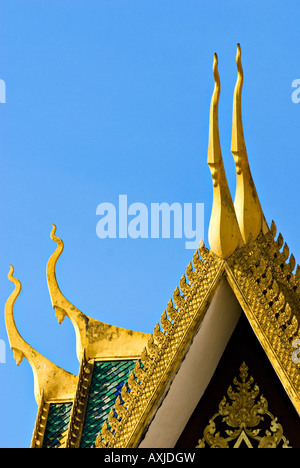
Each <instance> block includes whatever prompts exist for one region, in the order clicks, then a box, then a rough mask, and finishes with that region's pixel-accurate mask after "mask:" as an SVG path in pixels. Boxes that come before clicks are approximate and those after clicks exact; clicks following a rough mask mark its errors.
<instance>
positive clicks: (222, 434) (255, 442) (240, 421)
mask: <svg viewBox="0 0 300 468" xmlns="http://www.w3.org/2000/svg"><path fill="white" fill-rule="evenodd" d="M196 448H292V447H291V446H290V445H289V441H288V440H287V439H286V437H285V436H284V435H283V427H282V425H281V424H280V423H279V422H278V421H277V418H276V417H274V416H273V415H272V413H270V411H269V409H268V402H267V400H266V398H265V397H264V396H263V395H262V394H260V389H259V387H258V385H257V384H256V383H255V382H254V379H253V377H252V376H248V367H247V366H246V364H245V362H243V363H242V365H241V367H240V379H238V378H236V377H235V378H234V380H233V386H232V385H230V386H229V387H228V390H227V396H224V397H223V398H222V400H221V402H220V404H219V408H218V412H217V413H216V414H214V416H213V417H212V418H211V419H210V420H209V423H208V425H207V426H206V427H205V429H204V431H203V437H202V438H201V439H200V440H199V441H198V444H197V446H196Z"/></svg>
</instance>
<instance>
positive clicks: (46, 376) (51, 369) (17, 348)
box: [5, 266, 77, 404]
mask: <svg viewBox="0 0 300 468" xmlns="http://www.w3.org/2000/svg"><path fill="white" fill-rule="evenodd" d="M13 272H14V268H13V267H12V266H10V271H9V274H8V279H9V280H10V281H11V282H12V283H14V284H15V289H14V290H13V292H12V293H11V295H10V296H9V298H8V299H7V301H6V304H5V323H6V330H7V334H8V339H9V343H10V347H11V349H12V351H13V352H14V358H15V359H16V362H17V365H18V366H19V365H20V364H21V362H22V360H23V357H25V358H26V359H27V360H28V362H29V364H30V365H31V368H32V371H33V375H34V394H35V399H36V401H37V403H38V404H39V403H40V401H41V395H42V393H43V396H44V400H45V401H50V400H54V399H55V400H60V399H63V400H67V399H70V400H71V399H73V397H74V392H75V388H76V382H77V377H76V376H75V375H72V374H70V373H69V372H66V371H65V370H63V369H61V368H60V367H58V366H56V365H55V364H53V363H52V362H51V361H49V360H48V359H46V358H45V357H44V356H42V355H41V354H40V353H38V352H37V351H36V350H35V349H33V348H32V347H31V346H30V345H29V344H28V343H27V342H26V341H25V340H24V339H23V338H22V336H21V335H20V333H19V332H18V329H17V327H16V324H15V320H14V315H13V309H14V304H15V301H16V299H17V297H18V296H19V294H20V292H21V289H22V285H21V282H20V281H19V280H18V279H17V278H14V276H13Z"/></svg>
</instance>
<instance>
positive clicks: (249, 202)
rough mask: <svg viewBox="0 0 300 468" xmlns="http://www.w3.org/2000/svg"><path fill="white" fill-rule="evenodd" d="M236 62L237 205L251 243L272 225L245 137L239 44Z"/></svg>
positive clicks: (242, 227) (233, 148)
mask: <svg viewBox="0 0 300 468" xmlns="http://www.w3.org/2000/svg"><path fill="white" fill-rule="evenodd" d="M236 64H237V71H238V75H237V81H236V85H235V90H234V99H233V113H232V140H231V152H232V154H233V157H234V161H235V165H236V174H237V181H236V192H235V200H234V207H235V212H236V216H237V219H238V223H239V227H240V231H241V235H242V238H243V241H244V242H245V243H247V242H248V240H249V237H250V235H251V236H252V239H253V240H255V239H256V238H257V236H258V235H259V233H260V231H261V229H262V228H263V230H264V232H265V231H266V230H268V227H267V223H266V221H265V219H264V215H263V212H262V209H261V206H260V202H259V199H258V195H257V192H256V188H255V185H254V182H253V179H252V175H251V171H250V166H249V162H248V156H247V150H246V144H245V138H244V131H243V122H242V87H243V81H244V77H243V67H242V61H241V46H240V44H237V54H236Z"/></svg>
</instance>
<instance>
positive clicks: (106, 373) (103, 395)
mask: <svg viewBox="0 0 300 468" xmlns="http://www.w3.org/2000/svg"><path fill="white" fill-rule="evenodd" d="M135 362H136V361H104V362H102V361H99V362H95V365H94V370H93V377H92V382H91V387H90V393H89V397H88V402H87V409H86V416H85V422H84V427H83V432H82V437H81V444H80V447H81V448H90V447H91V446H93V445H94V443H95V439H96V436H97V434H98V432H99V431H100V429H101V427H102V425H103V423H104V421H105V420H106V419H107V417H108V414H109V412H110V410H111V408H112V407H113V405H114V403H115V401H116V398H117V396H118V395H120V393H121V389H122V387H123V385H124V383H125V382H127V380H128V376H129V374H130V372H131V371H132V370H133V368H134V365H135Z"/></svg>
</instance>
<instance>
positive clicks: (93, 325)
mask: <svg viewBox="0 0 300 468" xmlns="http://www.w3.org/2000/svg"><path fill="white" fill-rule="evenodd" d="M55 233H56V226H55V225H54V224H53V229H52V232H51V234H50V237H51V239H52V240H53V241H54V242H56V243H57V248H56V250H55V251H54V252H53V254H52V255H51V257H50V258H49V260H48V264H47V282H48V288H49V293H50V297H51V301H52V306H53V308H54V309H55V311H56V316H57V317H58V321H59V323H62V321H63V320H64V318H65V316H66V315H67V316H68V317H69V319H70V320H71V322H72V324H73V326H74V329H75V332H76V350H77V357H78V360H79V362H81V359H82V356H83V353H85V356H86V358H87V359H88V358H99V359H100V358H101V359H121V358H124V359H125V358H135V357H139V356H140V353H141V351H142V350H143V347H144V346H145V345H146V343H147V341H148V339H149V334H148V333H140V332H136V331H132V330H127V329H125V328H120V327H115V326H113V325H108V324H106V323H103V322H100V321H98V320H95V319H93V318H90V317H88V316H87V315H85V314H84V313H83V312H81V311H80V310H79V309H77V308H76V307H75V306H74V305H73V304H71V302H69V301H68V299H66V298H65V296H64V295H63V294H62V292H61V291H60V288H59V286H58V283H57V279H56V274H55V267H56V263H57V260H58V258H59V257H60V255H61V253H62V251H63V248H64V244H63V241H62V240H61V239H60V238H59V237H57V236H56V234H55Z"/></svg>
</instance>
